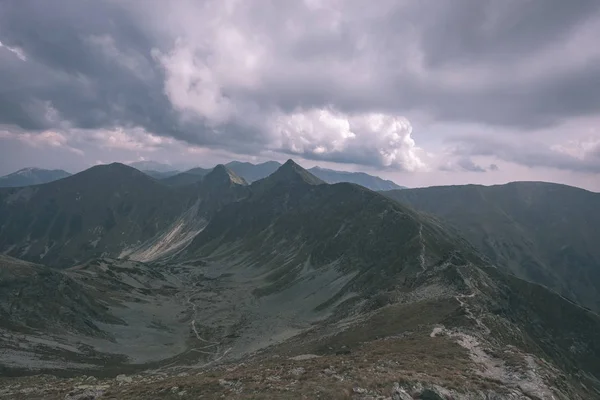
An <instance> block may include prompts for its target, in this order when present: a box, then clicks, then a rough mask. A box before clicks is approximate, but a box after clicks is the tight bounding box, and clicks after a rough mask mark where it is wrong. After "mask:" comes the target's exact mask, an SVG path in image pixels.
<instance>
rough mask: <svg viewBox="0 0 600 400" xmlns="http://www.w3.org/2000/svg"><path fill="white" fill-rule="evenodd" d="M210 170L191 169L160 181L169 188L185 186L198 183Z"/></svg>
mask: <svg viewBox="0 0 600 400" xmlns="http://www.w3.org/2000/svg"><path fill="white" fill-rule="evenodd" d="M210 171H211V170H210V169H205V168H200V167H198V168H192V169H190V170H188V171H184V172H180V173H177V174H174V175H172V176H167V177H165V178H163V179H162V182H163V183H164V184H166V185H169V186H185V185H191V184H193V183H198V182H200V181H201V180H202V178H204V176H205V175H206V174H208V173H209V172H210Z"/></svg>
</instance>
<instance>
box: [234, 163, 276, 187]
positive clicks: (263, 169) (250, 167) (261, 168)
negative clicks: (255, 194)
mask: <svg viewBox="0 0 600 400" xmlns="http://www.w3.org/2000/svg"><path fill="white" fill-rule="evenodd" d="M226 166H227V168H229V169H230V170H232V171H233V172H235V173H236V174H238V175H239V176H241V177H242V178H244V179H245V180H246V181H247V182H248V183H252V182H254V181H257V180H259V179H263V178H266V177H267V176H269V175H271V174H272V173H273V172H275V171H277V168H279V167H281V164H280V163H278V162H277V161H267V162H264V163H261V164H252V163H249V162H240V161H232V162H230V163H227V164H226Z"/></svg>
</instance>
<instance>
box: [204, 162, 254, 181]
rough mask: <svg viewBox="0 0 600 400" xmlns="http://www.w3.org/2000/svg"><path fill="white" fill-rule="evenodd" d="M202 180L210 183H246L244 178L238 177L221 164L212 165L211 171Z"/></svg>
mask: <svg viewBox="0 0 600 400" xmlns="http://www.w3.org/2000/svg"><path fill="white" fill-rule="evenodd" d="M203 181H204V182H206V183H208V184H211V185H223V184H236V185H242V186H246V185H247V184H248V183H247V182H246V181H245V180H244V178H240V177H239V176H238V175H236V174H235V172H233V171H232V170H230V169H229V168H227V167H226V166H224V165H223V164H219V165H217V166H216V167H214V168H213V170H212V171H210V172H209V173H208V174H206V176H205V177H204V179H203Z"/></svg>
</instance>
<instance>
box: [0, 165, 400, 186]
mask: <svg viewBox="0 0 600 400" xmlns="http://www.w3.org/2000/svg"><path fill="white" fill-rule="evenodd" d="M128 165H129V166H131V167H133V168H135V169H137V170H140V171H142V172H144V173H145V174H146V175H149V176H151V177H152V178H154V179H157V180H162V181H163V182H164V183H166V184H168V185H170V186H185V185H189V184H193V183H198V182H199V181H200V180H202V177H203V176H204V175H206V174H207V173H208V172H210V170H211V169H210V168H201V167H195V168H192V169H186V170H184V171H181V170H179V169H177V168H180V166H179V167H176V166H171V165H169V164H164V163H160V162H157V161H136V162H133V163H130V164H128ZM226 166H227V168H229V169H230V170H231V171H233V172H235V173H236V174H237V175H239V176H240V177H242V178H244V179H245V180H246V181H247V182H249V183H252V182H254V181H256V180H259V179H263V178H266V177H267V176H269V175H271V174H272V173H273V172H275V171H276V170H277V169H278V168H279V167H280V166H281V164H280V163H278V162H277V161H267V162H265V163H262V164H252V163H248V162H240V161H231V162H229V163H227V164H226ZM309 171H310V172H311V173H312V174H314V175H315V176H317V177H319V178H321V179H322V180H324V181H325V182H327V183H339V182H350V183H356V184H358V185H362V186H364V187H366V188H368V189H371V190H394V189H403V188H404V187H402V186H399V185H397V184H395V183H394V182H392V181H390V180H384V179H381V178H379V177H377V176H373V175H369V174H365V173H364V172H345V171H334V170H331V169H325V168H320V167H313V168H311V169H310V170H309ZM70 175H71V174H69V173H68V172H65V171H62V170H45V169H40V168H25V169H22V170H19V171H17V172H14V173H12V174H9V175H6V176H3V177H0V187H18V186H30V185H37V184H40V183H48V182H52V181H55V180H58V179H62V178H65V177H67V176H70Z"/></svg>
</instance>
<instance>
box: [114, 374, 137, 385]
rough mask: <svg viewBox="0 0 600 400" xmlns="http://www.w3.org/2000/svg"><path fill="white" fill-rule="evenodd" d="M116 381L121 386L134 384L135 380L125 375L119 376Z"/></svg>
mask: <svg viewBox="0 0 600 400" xmlns="http://www.w3.org/2000/svg"><path fill="white" fill-rule="evenodd" d="M115 380H116V381H117V382H119V385H123V384H125V383H131V382H133V378H132V377H130V376H127V375H124V374H121V375H117V377H116V378H115Z"/></svg>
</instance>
